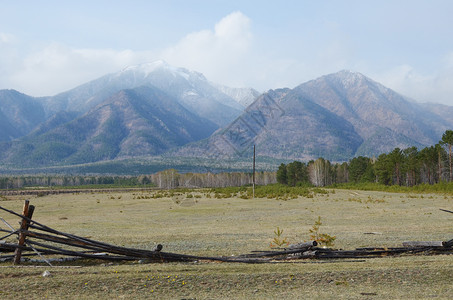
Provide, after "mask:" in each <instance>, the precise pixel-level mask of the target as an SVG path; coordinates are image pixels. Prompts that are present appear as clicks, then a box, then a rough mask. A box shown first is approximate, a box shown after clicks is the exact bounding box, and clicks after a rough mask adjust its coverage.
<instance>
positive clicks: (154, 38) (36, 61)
mask: <svg viewBox="0 0 453 300" xmlns="http://www.w3.org/2000/svg"><path fill="white" fill-rule="evenodd" d="M452 14H453V1H451V0H430V1H427V0H426V1H425V0H424V1H420V0H408V1H406V0H342V1H340V0H337V1H335V0H316V1H314V0H299V1H291V0H288V1H285V0H282V1H267V0H259V1H257V0H240V1H237V0H226V1H224V0H210V1H208V0H179V1H177V0H162V1H155V0H127V1H126V0H124V1H117V0H89V1H85V0H77V1H61V0H55V1H51V0H40V1H35V0H28V1H27V0H14V1H13V0H0V89H16V90H18V91H20V92H22V93H25V94H28V95H31V96H51V95H55V94H57V93H60V92H64V91H66V90H69V89H71V88H74V87H76V86H78V85H80V84H83V83H85V82H88V81H90V80H93V79H96V78H98V77H100V76H103V75H105V74H108V73H113V72H117V71H120V70H122V69H123V68H125V67H127V66H130V65H136V64H140V63H146V62H152V61H155V60H165V61H167V63H169V64H171V65H173V66H176V67H184V68H187V69H190V70H193V71H198V72H201V73H203V74H204V75H205V76H206V78H207V79H208V80H210V81H213V82H216V83H220V84H224V85H227V86H231V87H253V88H255V89H257V90H258V91H260V92H264V91H267V90H269V89H275V88H283V87H289V88H294V87H295V86H297V85H299V84H301V83H304V82H306V81H309V80H312V79H316V78H317V77H320V76H323V75H326V74H330V73H335V72H338V71H340V70H343V69H347V70H351V71H355V72H360V73H362V74H364V75H366V76H368V77H370V78H372V79H373V80H375V81H377V82H380V83H382V84H384V85H385V86H387V87H389V88H392V89H393V90H395V91H397V92H399V93H401V94H403V95H405V96H408V97H411V98H413V99H414V100H416V101H419V102H436V103H443V104H448V105H452V106H453V18H452V17H451V16H452Z"/></svg>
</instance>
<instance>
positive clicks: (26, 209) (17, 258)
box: [14, 200, 35, 265]
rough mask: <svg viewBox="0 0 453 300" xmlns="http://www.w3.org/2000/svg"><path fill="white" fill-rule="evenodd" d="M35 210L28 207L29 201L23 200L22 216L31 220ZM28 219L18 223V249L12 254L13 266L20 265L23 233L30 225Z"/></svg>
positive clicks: (24, 235) (31, 206) (23, 241)
mask: <svg viewBox="0 0 453 300" xmlns="http://www.w3.org/2000/svg"><path fill="white" fill-rule="evenodd" d="M34 210H35V207H34V206H33V205H30V201H29V200H25V203H24V211H23V213H22V215H23V216H24V217H26V218H28V219H31V217H32V216H33V212H34ZM28 219H25V218H22V221H21V222H20V233H19V243H18V247H17V248H16V251H15V252H14V264H15V265H17V264H20V259H21V257H22V247H23V246H24V244H25V237H26V234H25V233H24V231H25V230H27V229H28V226H29V225H30V224H29V222H28Z"/></svg>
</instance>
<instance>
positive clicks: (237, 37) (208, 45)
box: [0, 11, 453, 105]
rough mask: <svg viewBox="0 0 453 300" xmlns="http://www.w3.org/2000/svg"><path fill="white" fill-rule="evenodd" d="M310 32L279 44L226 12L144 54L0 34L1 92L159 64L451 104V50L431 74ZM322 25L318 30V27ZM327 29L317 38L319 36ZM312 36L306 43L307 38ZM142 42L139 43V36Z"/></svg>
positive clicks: (35, 90) (267, 84) (231, 79)
mask: <svg viewBox="0 0 453 300" xmlns="http://www.w3.org/2000/svg"><path fill="white" fill-rule="evenodd" d="M316 25H317V27H316V29H315V31H314V32H313V33H310V30H309V29H307V28H301V29H300V35H298V36H294V37H292V36H291V37H284V36H283V37H281V40H280V43H275V40H267V36H266V35H265V34H264V33H263V32H262V31H259V30H256V29H255V28H254V26H255V24H254V21H253V19H252V18H250V17H248V16H246V15H245V14H244V13H242V12H240V11H236V12H233V13H230V14H228V15H226V16H224V17H223V18H221V19H220V20H218V21H217V23H215V24H212V25H211V26H212V27H211V28H204V29H201V30H198V31H194V32H190V33H187V34H186V35H185V36H183V37H181V38H180V39H179V40H176V41H175V42H173V43H171V44H170V45H167V46H160V47H155V48H153V49H151V50H140V51H137V50H134V49H123V50H117V49H113V48H112V49H111V48H105V49H102V48H100V49H95V48H92V49H89V48H77V47H76V46H73V45H68V44H65V43H63V42H57V41H50V42H39V43H37V42H35V43H33V44H31V45H30V44H28V43H27V42H26V41H24V40H21V38H20V37H16V36H14V35H13V34H11V33H8V32H0V88H1V89H3V88H14V89H17V90H19V91H21V92H24V93H27V94H30V95H33V96H44V95H53V94H56V93H59V92H63V91H65V90H68V89H70V88H73V87H75V86H77V85H80V84H83V83H85V82H87V81H89V80H92V79H95V78H97V77H100V76H102V75H105V74H106V73H111V72H116V71H118V70H121V69H122V68H124V67H126V66H128V65H134V64H139V63H143V62H150V61H154V60H158V59H164V60H166V61H167V62H168V63H170V64H172V65H174V66H177V67H186V68H188V69H191V70H195V71H199V72H201V73H203V74H204V75H205V76H206V77H207V78H208V79H209V80H211V81H214V82H218V83H221V84H225V85H230V86H237V87H241V86H250V87H254V88H256V89H258V90H260V91H265V90H267V89H270V88H279V87H290V88H292V87H294V86H296V85H298V84H300V83H303V82H304V81H307V80H310V79H314V78H316V77H318V76H321V75H324V74H327V73H331V72H336V71H339V70H341V69H350V70H352V71H358V72H361V73H363V74H364V75H367V76H370V77H371V78H373V79H375V80H376V81H379V82H381V83H383V84H384V85H386V86H388V87H390V88H392V89H394V90H396V91H397V92H400V93H402V94H404V95H406V96H409V97H412V98H414V99H416V100H418V101H434V102H440V103H447V104H450V105H453V96H451V95H453V49H452V50H451V51H450V52H449V53H445V54H444V56H443V57H442V59H441V61H439V67H437V68H432V69H430V71H426V70H421V69H417V67H416V66H413V65H411V63H410V62H408V63H399V64H393V65H392V64H390V63H389V64H388V65H385V66H384V67H381V66H377V65H376V63H375V62H374V61H373V59H372V55H373V53H371V54H369V55H363V53H365V52H366V53H367V52H368V51H362V52H363V53H362V55H359V54H360V53H359V50H357V49H358V46H357V41H354V39H353V38H352V37H351V36H350V34H348V32H347V30H345V29H344V28H342V26H340V25H339V24H337V23H335V22H331V21H326V22H324V23H322V24H321V23H320V24H316ZM322 26H325V28H320V27H322ZM316 30H318V31H320V32H321V31H322V30H326V32H328V34H326V35H325V37H324V39H322V40H321V39H317V38H316V36H317V35H318V34H320V33H319V32H318V31H316ZM311 35H312V36H311ZM144 38H146V37H144Z"/></svg>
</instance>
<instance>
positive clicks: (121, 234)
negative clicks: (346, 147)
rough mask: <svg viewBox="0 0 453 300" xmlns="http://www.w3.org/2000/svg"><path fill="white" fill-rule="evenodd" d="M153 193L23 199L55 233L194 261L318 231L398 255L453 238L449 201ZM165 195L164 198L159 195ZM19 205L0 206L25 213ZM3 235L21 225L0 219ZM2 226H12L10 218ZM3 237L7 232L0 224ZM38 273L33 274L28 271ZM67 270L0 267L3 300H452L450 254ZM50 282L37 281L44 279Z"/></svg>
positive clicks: (81, 264)
mask: <svg viewBox="0 0 453 300" xmlns="http://www.w3.org/2000/svg"><path fill="white" fill-rule="evenodd" d="M157 193H159V192H156V191H154V192H153V191H150V192H134V193H112V192H109V193H93V194H69V195H49V196H44V197H37V198H30V200H31V204H34V205H35V206H36V211H35V214H34V219H35V220H37V221H39V222H41V223H44V224H46V225H48V226H50V227H53V228H55V229H58V230H61V231H65V232H70V233H74V234H77V235H81V236H87V237H90V238H92V239H95V240H100V241H106V242H109V243H112V244H116V245H125V246H129V247H136V248H143V249H152V248H153V247H154V246H155V245H156V244H157V243H161V244H163V245H164V251H167V252H175V253H185V254H196V255H216V256H219V255H228V256H229V255H235V254H243V253H249V252H251V251H254V250H269V249H270V248H269V243H270V242H271V241H272V239H273V238H274V230H275V229H276V228H277V227H279V228H280V229H283V237H285V238H287V239H288V240H289V241H290V242H299V241H304V240H308V239H309V235H310V233H309V230H310V229H311V228H312V227H313V224H314V223H315V221H316V220H317V218H318V216H320V217H321V221H322V222H323V225H321V227H320V231H321V232H323V233H328V234H329V235H335V236H336V237H337V239H336V241H335V246H334V247H335V248H342V249H355V248H357V247H364V246H377V247H379V246H388V247H392V246H401V243H402V242H403V241H408V240H413V241H415V240H423V241H429V240H448V239H452V238H453V230H452V227H453V226H452V224H453V215H452V214H448V213H445V212H442V211H439V208H445V209H450V210H451V209H452V208H453V197H452V196H445V195H439V194H435V195H434V194H432V195H431V194H396V193H384V192H363V191H345V190H335V191H333V190H329V193H327V194H317V195H315V196H314V197H313V198H306V197H299V198H297V199H291V200H286V201H281V200H275V199H266V198H264V199H255V200H251V199H241V198H238V197H234V198H216V197H215V195H214V194H213V193H211V194H210V193H207V192H206V191H195V192H193V191H192V192H185V193H183V194H181V195H178V194H174V195H171V196H170V195H168V194H166V195H164V197H161V198H153V197H155V196H156V195H157ZM160 195H162V193H160ZM23 200H24V198H19V197H7V198H6V199H5V198H2V200H1V201H0V205H1V206H3V207H6V208H9V209H13V210H16V211H21V209H22V205H23ZM0 217H3V218H5V219H7V221H8V222H10V223H11V224H14V225H15V224H17V220H16V219H14V218H11V217H10V216H7V215H5V214H3V213H0ZM8 218H9V219H8ZM0 226H3V225H0ZM35 265H40V266H41V267H33V266H35ZM72 265H73V266H66V267H55V268H50V267H46V266H45V265H44V264H42V263H26V264H24V266H23V267H21V268H16V267H12V266H11V263H9V262H5V263H1V264H0V298H2V299H3V298H4V299H10V298H26V297H31V298H34V299H40V298H46V299H58V298H60V299H61V298H65V299H80V298H82V299H83V298H100V299H107V298H114V299H117V298H119V299H121V298H125V299H136V298H142V299H145V298H153V297H154V298H160V299H222V298H224V299H231V298H247V299H265V298H296V299H301V298H306V297H311V298H319V299H339V298H340V299H341V298H343V299H382V298H403V299H416V298H419V299H426V298H437V299H449V298H453V283H452V279H453V255H439V256H428V255H424V256H404V257H385V258H375V259H366V260H361V259H360V260H359V259H355V260H341V261H340V260H337V261H331V260H329V261H319V260H299V261H295V262H292V263H275V264H260V265H246V264H227V263H205V262H197V263H186V264H139V263H138V262H134V263H130V262H128V263H113V264H112V263H108V262H102V261H76V262H73V263H72ZM45 270H48V271H50V273H51V275H52V276H50V277H42V276H41V274H42V273H43V272H44V271H45Z"/></svg>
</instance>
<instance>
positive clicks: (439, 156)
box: [277, 130, 453, 186]
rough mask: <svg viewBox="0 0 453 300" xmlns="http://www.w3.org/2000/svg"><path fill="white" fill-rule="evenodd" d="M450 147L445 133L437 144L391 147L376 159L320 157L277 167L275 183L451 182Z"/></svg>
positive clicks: (452, 134) (451, 138)
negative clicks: (334, 161) (389, 150)
mask: <svg viewBox="0 0 453 300" xmlns="http://www.w3.org/2000/svg"><path fill="white" fill-rule="evenodd" d="M452 145H453V131H452V130H447V131H445V133H444V134H443V135H442V140H441V141H440V142H439V143H438V144H436V145H434V146H430V147H426V148H423V149H422V150H420V151H419V150H418V149H417V148H416V147H410V148H407V149H400V148H395V149H393V151H391V152H390V153H384V154H381V155H379V156H378V157H377V158H368V157H363V156H359V157H355V158H353V159H351V160H350V161H349V162H344V163H341V164H338V163H336V164H332V163H331V162H329V161H328V160H325V159H323V158H318V159H317V160H314V161H310V162H308V163H303V162H299V161H294V162H292V163H289V164H286V165H285V164H281V165H280V167H279V168H278V171H277V182H279V183H281V184H287V185H290V186H295V185H304V184H312V185H315V186H326V185H330V184H335V183H348V182H354V183H359V182H378V183H381V184H385V185H405V186H414V185H417V184H421V183H426V184H435V183H439V182H441V181H449V182H451V181H452V180H453V174H452Z"/></svg>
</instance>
